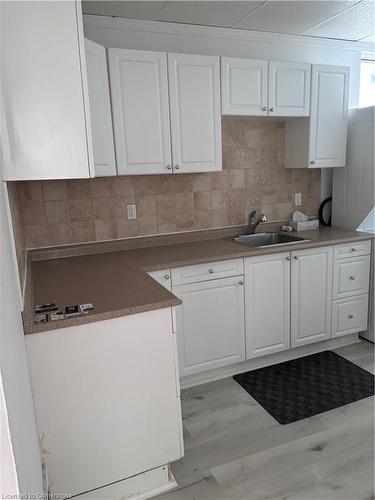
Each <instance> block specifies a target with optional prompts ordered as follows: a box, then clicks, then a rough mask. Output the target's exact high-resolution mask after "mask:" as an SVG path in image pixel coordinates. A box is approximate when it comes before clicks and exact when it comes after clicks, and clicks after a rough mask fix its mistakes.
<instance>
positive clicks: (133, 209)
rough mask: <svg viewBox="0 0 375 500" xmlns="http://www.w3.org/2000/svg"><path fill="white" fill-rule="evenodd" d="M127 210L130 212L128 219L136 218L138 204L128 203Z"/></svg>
mask: <svg viewBox="0 0 375 500" xmlns="http://www.w3.org/2000/svg"><path fill="white" fill-rule="evenodd" d="M126 211H127V213H128V219H136V218H137V206H136V205H135V204H134V205H126Z"/></svg>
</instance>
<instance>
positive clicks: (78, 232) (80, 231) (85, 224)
mask: <svg viewBox="0 0 375 500" xmlns="http://www.w3.org/2000/svg"><path fill="white" fill-rule="evenodd" d="M72 241H73V243H81V242H84V241H95V226H94V223H93V222H90V221H80V222H72Z"/></svg>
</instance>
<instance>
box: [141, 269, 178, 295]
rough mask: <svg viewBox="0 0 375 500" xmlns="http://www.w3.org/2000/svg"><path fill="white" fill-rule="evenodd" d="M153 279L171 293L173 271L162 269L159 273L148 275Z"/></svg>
mask: <svg viewBox="0 0 375 500" xmlns="http://www.w3.org/2000/svg"><path fill="white" fill-rule="evenodd" d="M147 274H148V275H149V276H151V278H154V280H155V281H157V282H158V283H160V285H162V286H163V287H164V288H166V289H167V290H169V291H171V290H172V284H171V270H170V269H160V270H158V271H150V272H149V273H147Z"/></svg>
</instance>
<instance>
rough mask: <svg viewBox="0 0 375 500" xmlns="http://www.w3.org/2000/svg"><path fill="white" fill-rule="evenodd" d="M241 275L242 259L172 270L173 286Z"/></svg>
mask: <svg viewBox="0 0 375 500" xmlns="http://www.w3.org/2000/svg"><path fill="white" fill-rule="evenodd" d="M242 274H243V259H228V260H219V261H216V262H207V263H204V264H194V265H193V266H183V267H176V268H174V269H172V281H173V286H175V285H185V284H186V283H196V282H198V281H208V280H211V279H212V280H215V279H218V278H227V277H230V276H239V275H242Z"/></svg>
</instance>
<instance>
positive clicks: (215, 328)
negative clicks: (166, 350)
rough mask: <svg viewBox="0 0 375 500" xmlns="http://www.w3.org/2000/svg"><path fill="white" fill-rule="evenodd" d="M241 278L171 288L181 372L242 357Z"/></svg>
mask: <svg viewBox="0 0 375 500" xmlns="http://www.w3.org/2000/svg"><path fill="white" fill-rule="evenodd" d="M241 283H243V282H242V277H238V276H237V277H233V278H223V279H218V280H212V281H208V282H202V283H190V284H188V285H178V286H176V287H173V293H174V294H175V295H177V296H178V297H180V299H181V300H182V305H180V306H177V307H176V310H177V341H178V350H179V366H180V375H181V376H184V375H191V374H193V373H198V372H201V371H204V370H209V369H211V368H218V367H219V366H225V365H229V364H232V363H237V362H239V361H243V360H244V359H245V329H244V287H243V284H241Z"/></svg>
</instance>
